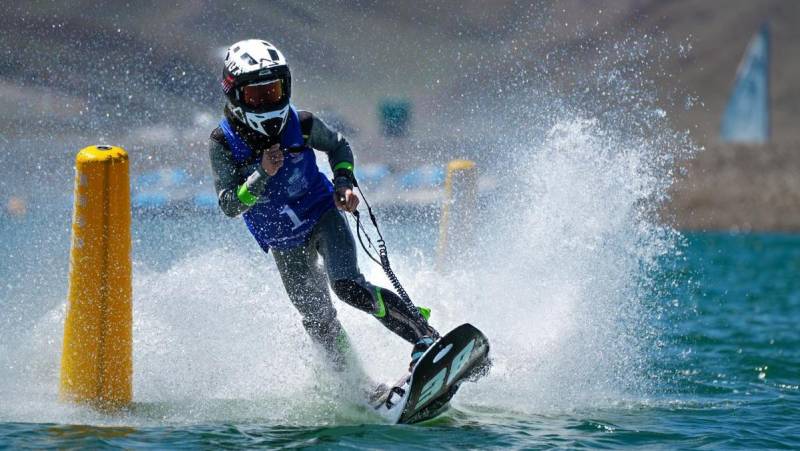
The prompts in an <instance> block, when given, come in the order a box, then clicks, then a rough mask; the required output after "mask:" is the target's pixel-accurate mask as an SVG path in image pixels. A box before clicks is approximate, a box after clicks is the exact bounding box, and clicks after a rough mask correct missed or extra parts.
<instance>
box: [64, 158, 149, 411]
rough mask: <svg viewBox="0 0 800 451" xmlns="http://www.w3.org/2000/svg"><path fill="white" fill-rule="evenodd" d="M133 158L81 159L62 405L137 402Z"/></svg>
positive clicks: (77, 166) (77, 172) (77, 174)
mask: <svg viewBox="0 0 800 451" xmlns="http://www.w3.org/2000/svg"><path fill="white" fill-rule="evenodd" d="M129 183H130V182H129V175H128V154H127V153H126V152H125V150H123V149H122V148H120V147H114V146H90V147H86V148H84V149H81V151H80V152H78V155H77V157H76V158H75V205H74V211H73V218H72V248H71V251H70V265H69V299H68V305H67V316H66V320H65V324H64V348H63V352H62V355H61V391H60V394H61V399H62V400H65V401H73V402H79V403H87V404H91V405H93V406H95V407H99V408H119V407H124V406H126V405H128V404H129V403H130V402H131V398H132V395H133V388H132V383H131V379H132V374H133V358H132V318H133V312H132V306H131V296H132V287H131V236H130V229H131V201H130V185H129Z"/></svg>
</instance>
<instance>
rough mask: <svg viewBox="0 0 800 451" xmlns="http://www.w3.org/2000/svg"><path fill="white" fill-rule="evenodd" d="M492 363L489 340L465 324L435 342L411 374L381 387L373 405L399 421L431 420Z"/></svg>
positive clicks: (408, 422) (380, 411)
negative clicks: (462, 386) (463, 387)
mask: <svg viewBox="0 0 800 451" xmlns="http://www.w3.org/2000/svg"><path fill="white" fill-rule="evenodd" d="M490 366H491V362H490V360H489V340H488V339H487V338H486V336H485V335H483V333H482V332H481V331H480V330H478V329H477V328H476V327H475V326H473V325H471V324H462V325H460V326H458V327H456V328H455V329H453V330H451V331H450V332H449V333H448V334H447V335H444V336H443V337H441V338H439V339H438V340H437V341H436V342H435V343H434V344H433V345H431V347H430V348H428V350H427V351H425V354H423V355H422V357H420V359H419V361H418V362H417V364H416V366H415V367H414V369H413V370H412V371H411V373H410V374H407V375H405V376H403V377H402V378H401V379H400V380H399V381H398V382H397V383H395V384H394V385H392V386H391V387H389V386H386V385H382V386H381V387H379V388H378V389H377V390H376V393H375V395H374V396H373V397H372V400H371V403H372V407H373V408H374V409H375V411H376V412H378V413H379V414H380V415H381V416H382V417H384V418H385V419H387V420H388V421H389V422H391V423H395V424H411V423H419V422H421V421H425V420H430V419H432V418H435V417H437V416H438V415H441V414H442V413H443V412H444V411H445V410H447V408H448V407H449V405H450V400H451V399H452V398H453V396H455V394H456V392H457V391H458V388H459V386H460V385H461V383H463V382H464V381H467V380H473V381H474V380H477V379H478V378H480V377H481V376H483V375H485V374H486V373H487V372H488V370H489V367H490Z"/></svg>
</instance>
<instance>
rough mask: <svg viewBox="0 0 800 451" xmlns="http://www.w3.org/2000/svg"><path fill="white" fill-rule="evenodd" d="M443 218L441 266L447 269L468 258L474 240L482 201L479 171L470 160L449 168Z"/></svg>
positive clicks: (445, 186)
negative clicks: (479, 188)
mask: <svg viewBox="0 0 800 451" xmlns="http://www.w3.org/2000/svg"><path fill="white" fill-rule="evenodd" d="M444 189H445V193H444V194H445V195H444V202H443V204H442V216H441V219H440V221H439V244H438V247H437V266H438V268H439V269H440V270H444V269H447V268H448V267H450V266H451V263H454V260H457V259H459V258H461V257H465V256H467V254H468V252H467V250H469V249H471V248H472V246H473V243H472V242H471V241H472V240H473V238H474V221H473V219H474V218H475V216H476V211H475V209H476V207H477V202H478V200H477V198H478V168H477V166H476V165H475V162H473V161H470V160H453V161H451V162H450V163H448V165H447V178H446V179H445V185H444Z"/></svg>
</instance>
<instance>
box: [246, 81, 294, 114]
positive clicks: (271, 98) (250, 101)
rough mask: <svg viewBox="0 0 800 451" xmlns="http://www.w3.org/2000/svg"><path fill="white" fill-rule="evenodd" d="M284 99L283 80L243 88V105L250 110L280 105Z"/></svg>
mask: <svg viewBox="0 0 800 451" xmlns="http://www.w3.org/2000/svg"><path fill="white" fill-rule="evenodd" d="M283 98H284V89H283V80H272V81H265V82H261V83H254V84H252V85H245V86H242V103H244V104H245V105H246V106H248V107H250V108H256V109H260V108H265V107H269V106H271V105H277V104H279V103H280V102H281V101H282V100H283Z"/></svg>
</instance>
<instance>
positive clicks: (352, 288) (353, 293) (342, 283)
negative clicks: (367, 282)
mask: <svg viewBox="0 0 800 451" xmlns="http://www.w3.org/2000/svg"><path fill="white" fill-rule="evenodd" d="M333 292H334V293H336V296H338V297H339V299H341V300H342V301H344V302H346V303H348V304H350V305H352V306H353V307H355V308H357V309H359V310H363V311H365V312H367V313H372V312H374V311H375V299H374V298H373V297H372V294H371V293H370V292H369V290H368V289H367V288H366V287H363V286H361V285H359V284H358V283H357V282H355V281H354V280H350V279H341V280H337V281H335V282H333Z"/></svg>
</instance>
